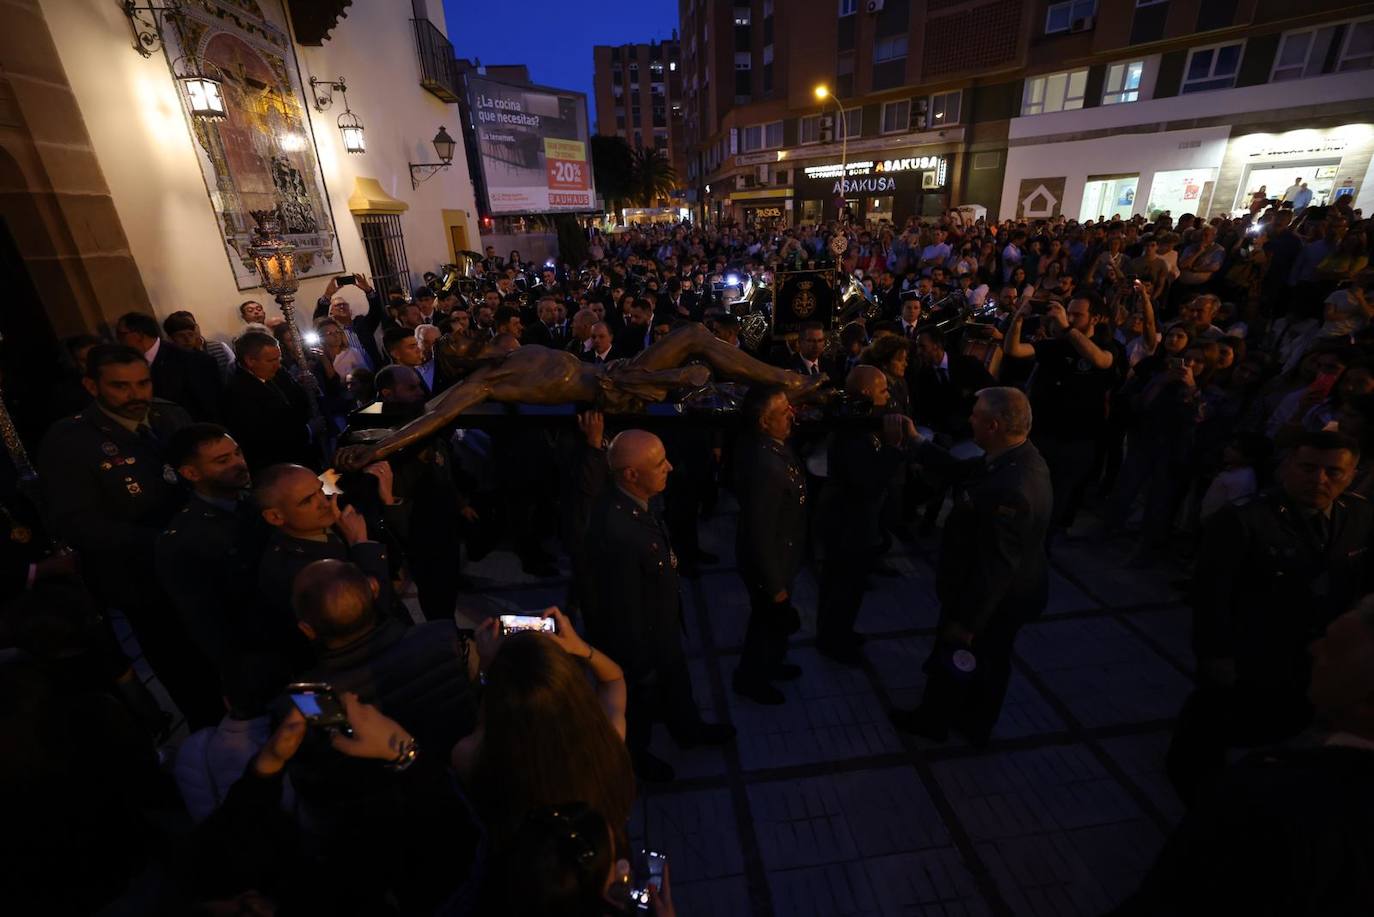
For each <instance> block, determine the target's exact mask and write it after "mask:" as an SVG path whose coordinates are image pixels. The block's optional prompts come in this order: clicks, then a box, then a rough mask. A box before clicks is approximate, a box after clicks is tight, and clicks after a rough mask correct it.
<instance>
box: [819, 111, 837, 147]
mask: <svg viewBox="0 0 1374 917" xmlns="http://www.w3.org/2000/svg"><path fill="white" fill-rule="evenodd" d="M820 139H821V143H831V142H832V141H834V139H835V116H834V115H821V138H820Z"/></svg>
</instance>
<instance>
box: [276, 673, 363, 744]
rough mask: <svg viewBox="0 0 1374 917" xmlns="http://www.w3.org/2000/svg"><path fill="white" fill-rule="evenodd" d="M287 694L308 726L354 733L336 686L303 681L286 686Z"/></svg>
mask: <svg viewBox="0 0 1374 917" xmlns="http://www.w3.org/2000/svg"><path fill="white" fill-rule="evenodd" d="M286 694H287V696H288V697H290V698H291V703H293V704H295V705H296V709H297V710H299V711H300V712H301V716H303V717H305V722H306V724H307V725H308V726H311V727H312V728H317V729H332V730H334V731H335V732H339V733H342V734H343V735H346V736H352V735H353V726H352V724H350V723H349V722H348V714H347V712H346V711H345V710H344V705H343V701H341V700H339V695H338V694H337V693H335V691H334V688H333V687H332V686H331V685H329V684H326V683H325V682H322V681H301V682H296V683H295V684H291V685H287V686H286Z"/></svg>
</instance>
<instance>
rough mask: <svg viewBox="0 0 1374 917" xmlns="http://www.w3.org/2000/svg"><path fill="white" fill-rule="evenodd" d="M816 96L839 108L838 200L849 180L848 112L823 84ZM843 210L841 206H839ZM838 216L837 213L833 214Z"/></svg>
mask: <svg viewBox="0 0 1374 917" xmlns="http://www.w3.org/2000/svg"><path fill="white" fill-rule="evenodd" d="M816 98H817V99H819V100H820V101H822V102H824V101H825V100H826V99H827V98H828V99H830V101H832V102H834V103H835V107H836V108H838V109H839V110H840V200H844V199H845V198H844V195H845V182H846V181H848V180H849V169H848V163H849V113H848V112H847V111H845V107H844V106H843V105H841V104H840V100H839V99H838V98H836V97H835V94H834V93H833V92H831V91H830V88H829V87H827V86H825V85H824V84H822V85H820V86H817V87H816ZM840 209H841V210H842V211H843V209H844V208H843V207H841V208H840ZM835 216H836V217H839V214H838V213H837V214H836V215H835Z"/></svg>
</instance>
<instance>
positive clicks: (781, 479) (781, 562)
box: [735, 434, 806, 597]
mask: <svg viewBox="0 0 1374 917" xmlns="http://www.w3.org/2000/svg"><path fill="white" fill-rule="evenodd" d="M735 495H736V496H737V497H738V498H739V502H740V511H739V525H738V527H737V528H736V530H735V557H736V558H737V560H738V562H739V571H740V576H741V577H743V579H744V582H745V585H746V586H747V587H749V588H750V589H751V590H758V591H759V592H762V593H763V594H764V595H766V596H770V597H771V596H774V595H777V594H778V593H779V592H782V591H783V590H787V591H788V592H789V593H790V592H791V590H792V581H793V580H795V579H796V577H797V573H798V572H799V571H800V570H801V566H802V561H803V560H804V558H805V553H806V551H805V549H806V472H805V471H804V470H803V469H802V467H801V464H800V463H799V462H798V461H797V457H796V455H795V454H793V452H792V450H791V448H790V447H789V446H787V445H786V444H784V443H780V442H778V441H777V440H775V439H773V438H772V437H769V436H762V435H756V434H750V435H746V436H742V437H740V439H739V441H738V444H737V446H736V452H735Z"/></svg>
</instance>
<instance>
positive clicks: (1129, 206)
mask: <svg viewBox="0 0 1374 917" xmlns="http://www.w3.org/2000/svg"><path fill="white" fill-rule="evenodd" d="M1139 182H1140V176H1139V175H1117V176H1093V175H1089V176H1088V181H1087V183H1086V184H1084V186H1083V206H1082V208H1081V209H1080V211H1079V216H1078V219H1079V221H1080V222H1087V221H1088V220H1094V221H1096V220H1098V219H1101V218H1102V217H1106V218H1107V219H1109V220H1110V219H1111V218H1112V217H1114V216H1119V217H1121V218H1122V219H1123V220H1124V219H1126V218H1127V217H1129V216H1130V215H1131V212H1132V211H1133V210H1134V209H1135V189H1136V185H1137V184H1138V183H1139Z"/></svg>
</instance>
